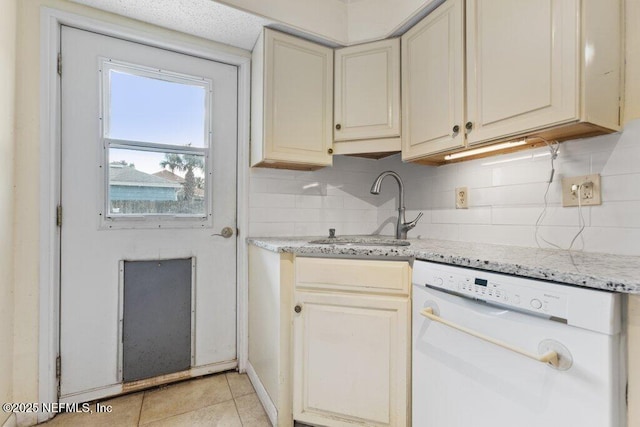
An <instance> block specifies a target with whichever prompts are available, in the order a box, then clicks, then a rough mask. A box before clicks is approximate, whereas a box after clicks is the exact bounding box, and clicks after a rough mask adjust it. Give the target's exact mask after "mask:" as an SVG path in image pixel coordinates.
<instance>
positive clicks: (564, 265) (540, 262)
mask: <svg viewBox="0 0 640 427" xmlns="http://www.w3.org/2000/svg"><path fill="white" fill-rule="evenodd" d="M345 237H347V236H341V238H345ZM349 237H353V236H349ZM358 237H361V238H362V239H363V241H364V240H365V239H367V237H368V238H375V237H382V236H358ZM316 239H322V237H291V238H285V237H277V238H276V237H263V238H262V237H250V238H248V239H247V241H248V242H249V243H250V244H252V245H255V246H258V247H261V248H264V249H267V250H270V251H273V252H288V253H293V254H295V255H324V256H327V255H329V256H330V255H339V256H353V257H370V256H375V257H405V258H416V259H421V260H426V261H435V262H441V263H445V264H451V265H459V266H463V267H471V268H477V269H480V270H487V271H493V272H498V273H506V274H512V275H515V276H523V277H529V278H534V279H543V280H548V281H553V282H558V283H565V284H570V285H576V286H583V287H589V288H595V289H605V290H608V291H614V292H624V293H640V257H637V256H625V255H613V254H603V253H592V252H576V251H573V252H568V251H560V250H554V249H537V248H526V247H519V246H504V245H492V244H485V243H469V242H454V241H448V240H434V239H407V240H408V241H409V242H411V245H409V246H366V245H357V244H350V245H323V244H310V243H309V241H310V240H316Z"/></svg>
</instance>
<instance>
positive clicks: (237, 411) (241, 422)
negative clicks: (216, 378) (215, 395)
mask: <svg viewBox="0 0 640 427" xmlns="http://www.w3.org/2000/svg"><path fill="white" fill-rule="evenodd" d="M224 379H225V380H227V386H229V392H230V393H231V400H232V401H233V406H234V407H235V408H236V415H238V419H239V420H240V425H242V426H244V422H243V421H242V417H241V416H240V410H239V409H238V403H237V402H236V397H235V396H234V395H233V390H231V383H230V382H229V377H228V376H227V373H225V374H224Z"/></svg>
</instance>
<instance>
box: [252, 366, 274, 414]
mask: <svg viewBox="0 0 640 427" xmlns="http://www.w3.org/2000/svg"><path fill="white" fill-rule="evenodd" d="M246 366H247V376H248V377H249V381H251V384H253V388H254V389H255V390H256V394H257V395H258V399H259V400H260V403H262V407H263V408H264V411H265V412H266V413H267V416H268V417H269V421H271V425H273V426H277V425H278V409H277V408H276V405H274V404H273V402H272V401H271V398H270V397H269V394H268V393H267V389H266V388H264V386H263V385H262V381H260V378H258V374H256V371H255V369H253V366H252V365H251V362H249V361H247V365H246Z"/></svg>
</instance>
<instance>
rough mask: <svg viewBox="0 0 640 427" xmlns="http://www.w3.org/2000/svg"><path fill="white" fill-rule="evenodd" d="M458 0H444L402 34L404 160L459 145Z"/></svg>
mask: <svg viewBox="0 0 640 427" xmlns="http://www.w3.org/2000/svg"><path fill="white" fill-rule="evenodd" d="M462 6H463V3H462V0H448V1H446V2H445V3H444V4H443V5H442V6H440V7H438V9H436V10H435V11H434V12H432V13H431V14H430V15H428V16H427V17H426V18H425V19H423V20H422V21H421V22H420V23H418V24H417V25H416V26H414V27H413V28H412V29H411V30H409V31H408V32H407V33H406V34H405V35H404V36H402V135H403V138H402V159H403V160H413V159H417V158H420V157H423V156H425V155H429V154H433V153H438V152H442V151H446V150H450V149H455V148H460V147H464V144H465V142H464V118H463V113H464V68H463V67H464V65H463V64H464V63H463V61H464V50H463V30H464V29H463V18H464V15H463V13H462V12H463V11H462ZM455 126H457V129H458V130H457V131H454V127H455Z"/></svg>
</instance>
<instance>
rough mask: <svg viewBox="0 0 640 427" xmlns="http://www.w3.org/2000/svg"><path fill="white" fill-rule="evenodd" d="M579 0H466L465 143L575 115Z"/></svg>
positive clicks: (483, 140)
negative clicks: (466, 125)
mask: <svg viewBox="0 0 640 427" xmlns="http://www.w3.org/2000/svg"><path fill="white" fill-rule="evenodd" d="M579 15H580V14H579V9H578V0H518V1H513V0H467V91H468V95H467V118H468V120H469V121H470V122H471V123H472V125H473V128H472V130H471V131H469V132H468V135H467V139H468V142H469V144H477V143H481V142H485V141H490V140H492V139H497V138H503V137H506V136H509V135H512V134H516V133H523V132H527V131H529V130H533V129H539V128H544V127H548V126H552V125H557V124H561V123H566V122H570V121H573V120H577V118H578V107H577V106H578V97H577V90H578V84H579V79H578V73H577V71H578V54H579V52H578V51H577V46H578V39H577V37H578V35H577V33H578V28H577V21H578V19H579V18H578V17H579Z"/></svg>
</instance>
